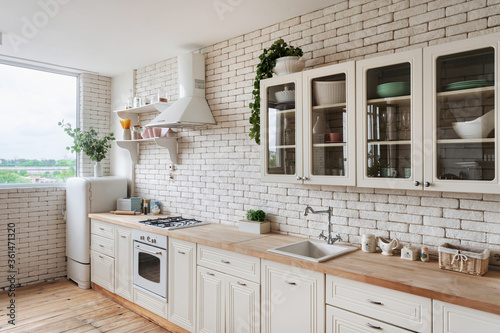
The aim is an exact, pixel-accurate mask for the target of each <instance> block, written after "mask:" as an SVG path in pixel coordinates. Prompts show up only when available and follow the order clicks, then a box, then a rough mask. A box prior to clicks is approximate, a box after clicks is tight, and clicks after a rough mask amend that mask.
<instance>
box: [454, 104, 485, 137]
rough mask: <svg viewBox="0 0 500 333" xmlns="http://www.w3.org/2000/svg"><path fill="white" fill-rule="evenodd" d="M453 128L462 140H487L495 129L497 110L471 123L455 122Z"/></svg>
mask: <svg viewBox="0 0 500 333" xmlns="http://www.w3.org/2000/svg"><path fill="white" fill-rule="evenodd" d="M452 126H453V129H454V130H455V132H456V133H457V135H458V136H459V137H461V138H462V139H480V138H486V137H487V136H488V134H490V132H491V131H492V130H493V129H494V128H495V110H494V109H493V110H491V111H489V112H488V113H486V114H484V115H483V116H481V117H479V118H477V119H474V120H471V121H461V122H454V123H452Z"/></svg>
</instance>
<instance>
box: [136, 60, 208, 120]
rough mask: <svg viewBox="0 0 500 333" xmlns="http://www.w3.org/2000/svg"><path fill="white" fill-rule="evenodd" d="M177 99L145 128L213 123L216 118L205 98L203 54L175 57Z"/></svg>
mask: <svg viewBox="0 0 500 333" xmlns="http://www.w3.org/2000/svg"><path fill="white" fill-rule="evenodd" d="M177 66H178V77H179V99H178V100H177V101H175V102H174V104H172V106H170V107H169V108H167V109H166V110H165V111H163V112H162V113H160V115H159V116H158V117H156V118H155V119H153V120H152V121H151V122H150V123H149V124H147V125H146V126H147V127H186V126H202V125H214V124H215V119H214V117H213V115H212V111H211V110H210V107H209V106H208V103H207V100H206V99H205V57H204V56H203V54H199V53H187V54H183V55H180V56H178V57H177Z"/></svg>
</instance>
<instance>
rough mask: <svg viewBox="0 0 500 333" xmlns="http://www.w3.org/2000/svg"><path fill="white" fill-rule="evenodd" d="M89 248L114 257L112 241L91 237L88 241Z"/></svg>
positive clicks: (95, 236)
mask: <svg viewBox="0 0 500 333" xmlns="http://www.w3.org/2000/svg"><path fill="white" fill-rule="evenodd" d="M90 248H91V249H92V250H94V251H97V252H99V253H102V254H105V255H108V256H110V257H113V258H114V257H115V242H114V240H112V239H108V238H104V237H101V236H97V235H92V236H91V239H90Z"/></svg>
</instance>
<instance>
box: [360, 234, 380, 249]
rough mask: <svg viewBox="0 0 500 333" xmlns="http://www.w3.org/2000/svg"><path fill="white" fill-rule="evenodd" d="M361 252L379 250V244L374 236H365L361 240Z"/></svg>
mask: <svg viewBox="0 0 500 333" xmlns="http://www.w3.org/2000/svg"><path fill="white" fill-rule="evenodd" d="M361 250H362V251H363V252H375V251H376V250H377V242H376V241H375V236H374V235H372V234H364V235H363V237H362V238H361Z"/></svg>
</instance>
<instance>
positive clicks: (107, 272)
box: [90, 250, 115, 293]
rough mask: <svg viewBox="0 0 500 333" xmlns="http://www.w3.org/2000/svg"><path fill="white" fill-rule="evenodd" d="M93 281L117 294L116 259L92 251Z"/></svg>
mask: <svg viewBox="0 0 500 333" xmlns="http://www.w3.org/2000/svg"><path fill="white" fill-rule="evenodd" d="M90 265H91V272H92V273H91V281H92V283H96V284H97V285H99V286H101V287H103V288H104V289H106V290H108V291H110V292H112V293H114V292H115V259H114V258H111V257H109V256H107V255H105V254H102V253H99V252H97V251H94V250H91V251H90Z"/></svg>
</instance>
